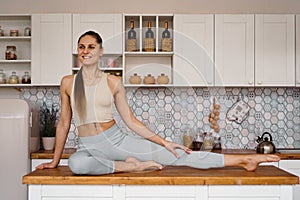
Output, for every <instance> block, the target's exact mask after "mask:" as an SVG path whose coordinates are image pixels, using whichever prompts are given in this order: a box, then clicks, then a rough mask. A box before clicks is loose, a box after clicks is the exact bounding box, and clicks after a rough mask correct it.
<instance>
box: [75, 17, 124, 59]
mask: <svg viewBox="0 0 300 200" xmlns="http://www.w3.org/2000/svg"><path fill="white" fill-rule="evenodd" d="M88 30H93V31H96V32H98V33H99V34H100V35H101V37H102V40H103V48H104V53H105V54H122V14H74V15H73V53H74V54H77V42H78V38H79V36H80V35H81V34H82V33H84V32H86V31H88Z"/></svg>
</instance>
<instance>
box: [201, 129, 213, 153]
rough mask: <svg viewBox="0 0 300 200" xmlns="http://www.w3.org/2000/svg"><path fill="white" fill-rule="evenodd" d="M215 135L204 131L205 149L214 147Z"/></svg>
mask: <svg viewBox="0 0 300 200" xmlns="http://www.w3.org/2000/svg"><path fill="white" fill-rule="evenodd" d="M213 142H214V141H213V137H212V133H211V132H206V133H204V140H203V148H204V149H205V150H212V149H213Z"/></svg>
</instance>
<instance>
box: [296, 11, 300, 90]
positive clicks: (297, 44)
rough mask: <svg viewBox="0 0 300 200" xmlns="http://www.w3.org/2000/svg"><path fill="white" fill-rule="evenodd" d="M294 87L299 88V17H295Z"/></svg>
mask: <svg viewBox="0 0 300 200" xmlns="http://www.w3.org/2000/svg"><path fill="white" fill-rule="evenodd" d="M296 86H298V87H299V86H300V15H296Z"/></svg>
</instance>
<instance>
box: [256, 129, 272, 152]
mask: <svg viewBox="0 0 300 200" xmlns="http://www.w3.org/2000/svg"><path fill="white" fill-rule="evenodd" d="M265 135H268V136H269V138H268V137H264V136H265ZM256 142H258V145H257V147H256V152H257V153H261V154H271V153H275V152H276V148H275V145H274V144H273V142H272V136H271V134H270V133H268V132H264V133H263V134H262V136H261V137H259V136H257V140H256Z"/></svg>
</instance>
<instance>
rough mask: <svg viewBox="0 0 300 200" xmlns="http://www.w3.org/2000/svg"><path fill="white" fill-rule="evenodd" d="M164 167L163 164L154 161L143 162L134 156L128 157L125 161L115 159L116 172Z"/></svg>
mask: <svg viewBox="0 0 300 200" xmlns="http://www.w3.org/2000/svg"><path fill="white" fill-rule="evenodd" d="M162 168H163V166H162V165H160V164H158V163H156V162H154V161H145V162H141V161H139V160H137V159H136V158H134V157H128V158H127V159H126V160H125V162H121V161H115V172H142V171H149V170H151V171H152V170H161V169H162Z"/></svg>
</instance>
